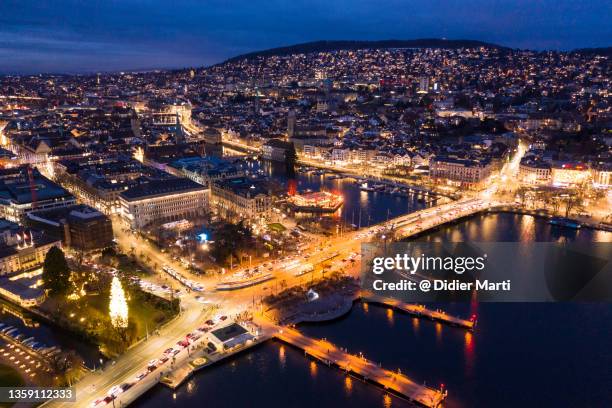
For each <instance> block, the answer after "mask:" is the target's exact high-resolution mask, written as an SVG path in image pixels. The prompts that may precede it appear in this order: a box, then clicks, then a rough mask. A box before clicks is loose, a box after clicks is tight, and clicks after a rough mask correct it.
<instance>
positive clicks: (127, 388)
mask: <svg viewBox="0 0 612 408" xmlns="http://www.w3.org/2000/svg"><path fill="white" fill-rule="evenodd" d="M132 385H134V384H132V383H123V384H121V385H120V386H119V387H120V388H121V389H122V390H123V392H125V391H127V390H129V389H130V388H132Z"/></svg>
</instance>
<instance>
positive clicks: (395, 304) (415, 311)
mask: <svg viewBox="0 0 612 408" xmlns="http://www.w3.org/2000/svg"><path fill="white" fill-rule="evenodd" d="M362 299H363V300H364V301H365V302H371V303H378V304H381V305H385V306H389V307H392V308H394V309H397V310H400V311H402V312H405V313H409V314H411V315H414V316H418V317H427V318H429V319H431V320H436V321H439V322H442V323H447V324H451V325H454V326H458V327H462V328H464V329H468V330H474V328H475V327H476V319H475V318H472V319H469V320H466V319H462V318H459V317H455V316H451V315H449V314H448V313H446V312H444V311H442V310H431V309H428V308H427V307H425V306H423V305H417V304H415V303H406V302H402V301H401V300H397V299H393V298H388V297H383V296H378V295H374V294H370V293H363V294H362Z"/></svg>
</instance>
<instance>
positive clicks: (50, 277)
mask: <svg viewBox="0 0 612 408" xmlns="http://www.w3.org/2000/svg"><path fill="white" fill-rule="evenodd" d="M42 278H43V283H44V286H45V288H46V289H48V290H49V291H50V293H51V294H53V295H60V294H64V293H66V292H67V291H68V288H69V286H70V268H69V267H68V262H66V257H65V256H64V252H63V251H62V250H61V249H60V248H58V247H56V246H52V247H51V249H49V252H47V255H46V256H45V263H44V265H43V275H42Z"/></svg>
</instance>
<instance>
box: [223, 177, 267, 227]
mask: <svg viewBox="0 0 612 408" xmlns="http://www.w3.org/2000/svg"><path fill="white" fill-rule="evenodd" d="M272 199H273V196H272V192H271V190H270V189H269V188H268V186H267V185H266V182H264V181H262V180H253V179H249V178H246V177H239V178H234V179H230V180H222V181H218V182H214V183H213V184H212V190H211V203H212V205H213V207H214V208H215V209H216V210H217V211H218V213H219V215H221V216H222V217H224V218H226V219H233V220H235V217H238V218H239V219H246V220H257V219H266V218H269V217H270V215H271V210H272Z"/></svg>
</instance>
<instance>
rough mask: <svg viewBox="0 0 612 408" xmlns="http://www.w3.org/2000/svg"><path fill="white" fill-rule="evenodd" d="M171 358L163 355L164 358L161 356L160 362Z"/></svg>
mask: <svg viewBox="0 0 612 408" xmlns="http://www.w3.org/2000/svg"><path fill="white" fill-rule="evenodd" d="M169 359H170V357H168V356H163V357H162V358H160V359H159V362H160V363H161V364H163V363H165V362H166V361H168V360H169Z"/></svg>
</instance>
